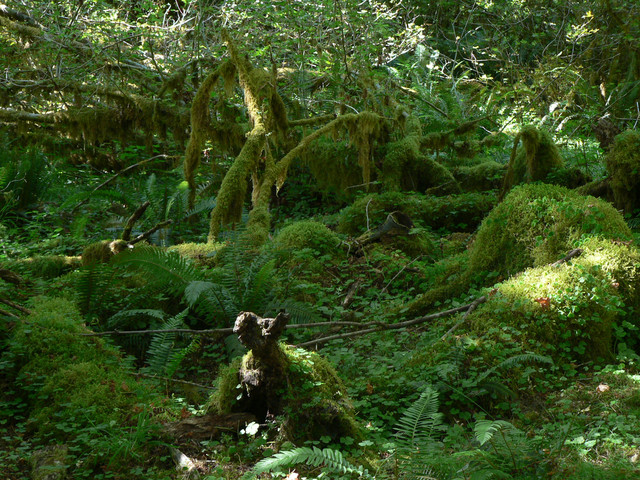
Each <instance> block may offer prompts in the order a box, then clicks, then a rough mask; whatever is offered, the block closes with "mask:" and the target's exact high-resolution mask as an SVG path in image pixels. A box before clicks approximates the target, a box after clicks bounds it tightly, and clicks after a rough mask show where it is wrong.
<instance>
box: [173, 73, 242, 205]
mask: <svg viewBox="0 0 640 480" xmlns="http://www.w3.org/2000/svg"><path fill="white" fill-rule="evenodd" d="M228 63H229V62H225V63H223V64H222V65H221V66H220V67H218V68H217V69H216V70H214V71H213V72H211V73H209V75H207V78H206V79H205V80H204V82H202V84H201V85H200V88H198V91H197V92H196V95H195V98H194V99H193V103H192V104H191V136H190V138H189V143H188V144H187V149H186V151H185V157H184V166H183V168H184V178H185V179H186V180H187V182H188V184H189V206H190V208H192V207H193V204H194V203H195V195H196V184H195V172H196V170H197V168H198V166H199V165H200V157H201V155H202V148H203V146H204V142H205V141H206V139H207V133H209V130H210V118H209V102H210V101H211V92H212V91H213V89H214V88H215V86H216V83H217V82H218V79H219V78H220V75H221V74H224V75H230V72H235V68H233V67H229V66H228V65H227V64H228ZM227 78H228V77H225V86H226V85H227Z"/></svg>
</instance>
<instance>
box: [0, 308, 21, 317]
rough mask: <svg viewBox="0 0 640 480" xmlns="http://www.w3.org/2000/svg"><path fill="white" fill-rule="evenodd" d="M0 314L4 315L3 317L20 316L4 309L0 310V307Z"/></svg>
mask: <svg viewBox="0 0 640 480" xmlns="http://www.w3.org/2000/svg"><path fill="white" fill-rule="evenodd" d="M0 315H4V316H5V317H11V318H20V317H18V316H17V315H14V314H13V313H11V312H7V311H6V310H1V309H0Z"/></svg>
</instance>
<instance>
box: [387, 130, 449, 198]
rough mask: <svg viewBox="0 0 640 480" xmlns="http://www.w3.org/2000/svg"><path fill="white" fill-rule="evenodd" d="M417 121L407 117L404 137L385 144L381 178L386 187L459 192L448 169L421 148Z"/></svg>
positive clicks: (420, 135)
mask: <svg viewBox="0 0 640 480" xmlns="http://www.w3.org/2000/svg"><path fill="white" fill-rule="evenodd" d="M421 140H422V131H421V126H420V121H419V120H418V119H417V118H414V117H411V118H409V119H408V120H407V124H406V128H405V136H404V137H403V138H401V139H400V140H397V141H395V142H390V143H388V144H387V145H386V146H385V152H386V153H385V157H384V161H383V166H382V180H383V182H384V185H385V188H386V189H388V190H392V191H396V190H401V189H404V190H414V191H424V190H426V189H427V188H429V187H440V188H444V192H445V193H452V192H458V191H460V189H459V187H458V184H457V181H456V179H455V178H454V177H453V175H451V172H450V171H449V170H448V169H447V168H446V167H445V166H444V165H441V164H440V163H438V162H437V161H435V160H433V159H431V158H430V157H428V156H427V155H423V154H422V153H421V151H420V145H421Z"/></svg>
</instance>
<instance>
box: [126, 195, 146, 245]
mask: <svg viewBox="0 0 640 480" xmlns="http://www.w3.org/2000/svg"><path fill="white" fill-rule="evenodd" d="M149 205H151V202H149V201H148V200H147V201H146V202H144V203H143V204H142V205H140V206H139V207H138V208H137V209H136V211H135V212H133V215H131V216H130V217H129V220H127V224H126V225H125V226H124V229H123V230H122V235H121V237H120V238H122V240H124V241H125V242H128V241H129V240H130V239H131V230H133V226H134V225H135V223H136V222H137V221H138V220H139V219H140V217H141V216H142V215H144V212H146V211H147V208H149Z"/></svg>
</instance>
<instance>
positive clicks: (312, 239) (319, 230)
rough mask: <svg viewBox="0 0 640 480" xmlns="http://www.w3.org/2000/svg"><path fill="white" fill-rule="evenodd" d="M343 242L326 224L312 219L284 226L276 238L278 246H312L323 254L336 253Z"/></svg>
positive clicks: (295, 248) (275, 241)
mask: <svg viewBox="0 0 640 480" xmlns="http://www.w3.org/2000/svg"><path fill="white" fill-rule="evenodd" d="M340 243H341V239H340V237H339V236H338V235H337V234H336V233H335V232H332V231H331V230H329V228H327V227H326V226H325V225H324V224H322V223H320V222H314V221H312V220H303V221H300V222H295V223H292V224H291V225H288V226H286V227H284V228H283V229H282V230H280V232H279V233H278V235H277V236H276V238H275V239H274V245H275V246H276V247H277V248H282V249H289V250H301V249H303V248H312V249H314V250H316V251H318V252H319V253H321V254H325V253H336V252H337V251H338V250H339V245H340Z"/></svg>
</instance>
